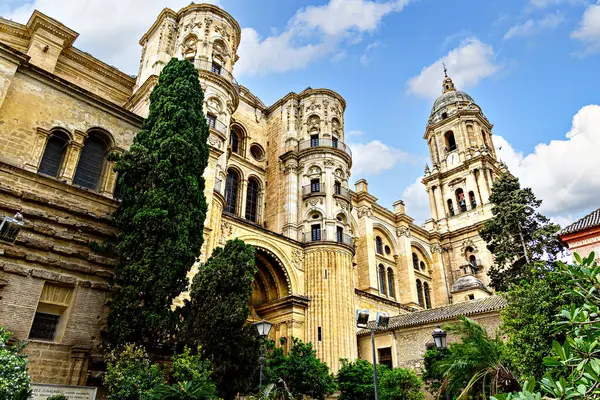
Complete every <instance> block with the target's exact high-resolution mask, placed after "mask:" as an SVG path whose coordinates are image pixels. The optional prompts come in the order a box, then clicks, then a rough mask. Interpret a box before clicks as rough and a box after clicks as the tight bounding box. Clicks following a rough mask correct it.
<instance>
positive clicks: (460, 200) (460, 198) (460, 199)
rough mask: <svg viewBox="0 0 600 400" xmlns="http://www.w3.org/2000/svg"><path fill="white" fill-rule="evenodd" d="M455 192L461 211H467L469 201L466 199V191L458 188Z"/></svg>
mask: <svg viewBox="0 0 600 400" xmlns="http://www.w3.org/2000/svg"><path fill="white" fill-rule="evenodd" d="M454 194H455V195H456V204H458V208H459V209H460V211H461V212H465V211H467V201H466V200H465V193H464V192H463V190H462V189H460V188H459V189H456V192H454Z"/></svg>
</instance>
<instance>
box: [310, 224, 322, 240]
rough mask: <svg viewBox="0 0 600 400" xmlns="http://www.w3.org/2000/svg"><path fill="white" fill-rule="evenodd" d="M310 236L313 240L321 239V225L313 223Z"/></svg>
mask: <svg viewBox="0 0 600 400" xmlns="http://www.w3.org/2000/svg"><path fill="white" fill-rule="evenodd" d="M310 236H311V239H312V241H313V242H317V241H319V240H321V225H312V226H311V227H310Z"/></svg>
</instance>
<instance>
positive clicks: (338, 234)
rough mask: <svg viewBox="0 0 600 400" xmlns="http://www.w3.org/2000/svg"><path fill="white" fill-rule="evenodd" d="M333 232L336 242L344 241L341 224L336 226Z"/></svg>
mask: <svg viewBox="0 0 600 400" xmlns="http://www.w3.org/2000/svg"><path fill="white" fill-rule="evenodd" d="M335 234H336V239H337V242H338V243H342V242H343V241H344V228H342V227H341V226H338V227H336V230H335Z"/></svg>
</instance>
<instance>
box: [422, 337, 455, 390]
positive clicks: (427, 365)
mask: <svg viewBox="0 0 600 400" xmlns="http://www.w3.org/2000/svg"><path fill="white" fill-rule="evenodd" d="M449 355H450V349H446V350H445V352H444V353H442V352H441V351H440V350H438V348H437V347H435V346H434V347H431V348H429V349H427V351H426V352H425V354H424V355H423V374H422V375H421V378H422V379H423V382H424V383H425V385H427V391H428V392H429V393H439V392H440V388H441V386H442V382H443V381H444V373H443V372H442V371H440V369H439V368H437V363H438V362H439V361H441V360H443V359H444V358H445V357H446V356H449Z"/></svg>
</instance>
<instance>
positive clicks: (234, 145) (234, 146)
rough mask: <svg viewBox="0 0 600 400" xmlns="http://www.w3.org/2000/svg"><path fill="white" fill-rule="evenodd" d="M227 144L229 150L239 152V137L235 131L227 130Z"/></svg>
mask: <svg viewBox="0 0 600 400" xmlns="http://www.w3.org/2000/svg"><path fill="white" fill-rule="evenodd" d="M229 146H230V147H231V151H232V152H234V153H236V154H239V151H240V137H239V136H238V134H237V133H236V132H235V131H233V130H232V131H231V132H229Z"/></svg>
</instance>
